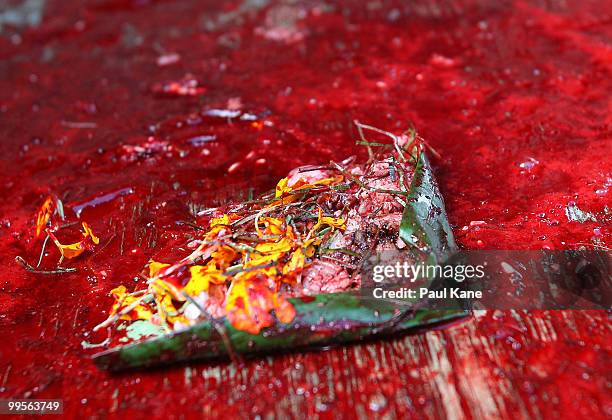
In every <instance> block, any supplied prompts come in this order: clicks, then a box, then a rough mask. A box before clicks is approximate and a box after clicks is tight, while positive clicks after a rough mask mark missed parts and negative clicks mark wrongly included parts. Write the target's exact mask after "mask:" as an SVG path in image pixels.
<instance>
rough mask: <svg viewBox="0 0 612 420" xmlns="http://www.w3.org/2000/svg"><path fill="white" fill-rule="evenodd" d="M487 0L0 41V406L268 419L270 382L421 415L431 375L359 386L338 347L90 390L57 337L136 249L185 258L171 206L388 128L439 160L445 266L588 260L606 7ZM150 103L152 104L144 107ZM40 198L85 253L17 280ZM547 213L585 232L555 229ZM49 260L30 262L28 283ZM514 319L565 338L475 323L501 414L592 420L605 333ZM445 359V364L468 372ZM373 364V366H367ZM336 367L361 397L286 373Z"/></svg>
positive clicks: (304, 394) (186, 215)
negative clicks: (93, 241)
mask: <svg viewBox="0 0 612 420" xmlns="http://www.w3.org/2000/svg"><path fill="white" fill-rule="evenodd" d="M490 3H491V5H486V4H485V3H483V4H480V3H479V2H465V5H461V4H459V5H455V7H450V6H449V7H444V8H442V9H439V8H436V7H434V6H432V5H430V4H429V2H424V1H422V2H414V3H412V2H411V3H410V4H407V5H404V3H403V2H398V4H396V5H394V6H384V7H378V6H376V4H377V3H376V4H375V3H372V4H373V5H374V6H371V7H366V6H365V5H364V4H361V2H355V3H354V4H353V5H349V6H347V7H346V9H343V10H341V9H338V8H337V7H334V6H329V5H325V4H323V3H318V2H314V3H312V4H311V5H310V6H282V5H278V4H276V3H274V2H273V3H271V4H269V5H264V6H262V7H259V6H257V5H251V6H248V5H247V4H250V3H248V2H245V3H244V4H243V3H240V2H228V3H224V5H222V6H215V7H216V8H215V7H211V6H202V5H201V4H200V3H199V2H179V3H170V2H137V1H110V0H109V1H103V0H100V1H92V2H89V3H87V5H82V4H81V2H72V3H71V4H69V2H67V1H61V2H59V1H50V2H48V3H47V4H46V6H45V9H44V18H43V21H42V24H41V25H40V26H39V27H35V28H19V29H15V28H11V27H10V26H7V27H5V28H4V29H3V33H2V36H1V37H0V57H2V62H1V63H0V69H1V70H2V72H3V77H2V78H1V79H0V87H1V88H0V118H1V121H2V123H1V124H0V138H1V139H2V140H1V142H0V153H1V156H2V165H0V174H1V181H2V182H1V185H0V198H1V202H0V215H1V218H0V223H1V226H0V235H1V236H0V238H1V239H2V240H1V241H0V258H1V259H2V262H3V264H2V267H4V272H3V275H2V278H1V279H0V328H1V331H2V334H3V340H2V344H0V397H3V398H4V397H7V396H15V397H32V398H34V397H36V398H58V397H61V398H63V399H64V401H65V404H66V412H67V413H68V414H76V413H79V414H80V415H104V414H105V413H107V412H109V411H110V412H114V411H118V410H123V411H121V412H122V414H124V415H129V414H132V413H133V414H140V415H143V414H144V413H152V414H155V415H161V413H162V411H160V410H163V409H166V410H172V412H175V413H176V412H186V413H192V414H195V413H201V412H207V413H210V414H218V413H223V414H226V415H227V414H231V413H235V414H237V413H242V414H244V413H250V414H255V413H266V412H269V411H270V410H272V409H273V408H274V407H275V406H276V404H277V403H278V398H280V397H279V396H281V397H282V396H283V395H285V394H286V393H287V391H286V390H287V388H288V387H289V388H291V389H292V391H291V392H293V393H295V392H296V391H295V390H296V389H297V392H298V395H299V398H302V399H303V398H306V399H307V400H309V401H311V404H308V407H310V408H309V410H312V413H311V414H313V413H315V412H319V413H328V414H329V413H331V412H336V413H341V412H350V409H351V407H353V406H354V404H355V403H356V402H360V401H361V402H363V403H364V404H365V406H366V407H367V409H368V410H370V411H373V412H381V411H384V410H386V409H390V408H393V409H395V410H396V411H397V412H398V413H404V414H412V415H415V414H417V413H430V414H431V415H440V414H441V413H442V412H441V411H436V410H439V409H440V408H439V407H438V406H436V403H435V401H434V400H435V398H436V397H435V394H434V393H432V391H431V388H428V386H429V385H428V384H429V383H430V382H431V381H432V377H429V376H428V374H427V372H426V371H425V370H423V369H421V368H420V367H419V363H417V362H414V361H412V362H411V360H412V359H410V357H406V358H404V356H403V355H389V354H387V355H386V357H387V358H388V357H394V358H396V359H397V358H398V357H399V358H400V359H397V360H404V361H403V362H402V363H405V365H404V367H405V368H406V369H414V370H415V371H416V372H419V374H418V375H417V376H416V377H414V378H413V379H412V380H411V383H410V384H407V383H406V381H405V380H404V379H401V377H400V376H398V375H395V374H394V373H393V368H391V367H387V369H389V370H390V371H389V372H387V373H386V374H383V377H384V379H379V380H378V381H374V382H372V381H369V380H368V378H369V377H370V376H371V375H372V371H371V366H369V364H368V363H365V365H364V364H362V363H361V362H360V361H359V360H354V359H351V360H352V362H350V361H347V362H342V361H340V360H341V359H340V355H342V354H344V353H343V351H344V350H342V349H338V350H333V351H331V352H328V353H317V354H309V355H297V356H282V357H278V358H276V359H275V360H274V361H273V362H270V364H268V362H267V361H265V360H264V361H256V362H250V363H247V365H246V366H245V367H244V368H242V369H244V370H246V372H242V371H240V372H238V373H236V372H234V371H233V370H232V369H222V370H221V371H220V374H219V375H220V376H218V377H216V376H214V375H213V374H206V375H204V373H198V374H197V377H193V378H192V377H191V376H189V378H187V376H188V375H187V372H191V371H185V370H184V369H180V368H177V369H171V370H167V371H156V372H148V373H135V374H134V373H133V374H127V375H123V376H119V377H113V376H109V375H107V374H106V373H104V372H99V371H97V370H96V369H95V368H94V367H93V365H92V363H91V362H90V360H89V358H88V357H89V355H90V354H91V352H92V351H91V350H82V349H81V345H80V342H81V341H82V340H90V341H94V342H95V341H101V340H103V339H104V336H103V335H95V336H91V335H88V332H89V331H90V330H91V328H92V327H93V326H94V325H96V324H97V323H98V322H100V321H102V320H103V319H104V318H105V314H106V313H107V312H106V311H107V310H108V309H109V306H110V303H111V299H110V298H109V297H108V296H107V292H108V291H109V290H110V289H111V288H112V287H114V286H116V285H118V284H121V283H123V284H128V285H129V284H134V287H135V285H136V283H135V282H134V281H133V280H132V278H133V277H134V276H135V275H136V274H137V273H138V272H139V271H140V270H141V268H142V267H143V265H144V264H145V263H146V262H147V260H148V259H149V258H150V257H152V256H154V255H156V253H157V252H158V251H157V250H159V249H161V248H166V249H168V248H172V247H178V246H180V245H183V244H184V243H185V240H186V239H187V238H188V237H189V235H191V234H192V231H191V229H190V228H189V227H188V226H185V225H181V224H177V223H176V222H177V221H180V220H190V219H191V217H190V206H191V208H192V209H193V208H196V207H194V206H204V207H206V206H208V207H213V206H217V205H220V204H223V203H225V202H227V201H229V200H240V199H243V198H245V197H246V195H247V191H248V189H249V188H252V189H253V190H254V192H255V193H258V192H261V191H264V190H267V189H270V188H272V187H273V186H274V184H275V182H276V180H277V179H278V178H280V177H282V176H284V175H285V174H286V173H287V172H288V171H289V170H290V169H291V168H293V167H295V166H297V165H303V164H317V163H325V162H327V161H329V160H330V159H335V160H338V159H342V158H345V157H347V156H349V155H351V154H355V153H358V154H363V152H364V151H363V150H361V149H360V148H358V147H356V146H355V145H354V141H355V139H356V135H357V133H356V131H355V129H354V127H353V125H352V121H353V120H354V119H359V120H360V121H363V122H365V123H369V124H372V125H375V126H378V127H380V128H383V129H385V130H389V131H394V132H401V131H403V130H405V129H406V128H408V127H409V126H410V123H412V124H414V126H415V127H416V128H417V129H418V130H419V132H420V133H421V134H422V135H423V137H424V138H426V139H427V140H428V142H429V143H430V144H431V145H432V146H433V147H434V148H435V149H436V150H437V151H438V152H440V153H441V155H442V157H443V158H442V159H441V160H438V161H435V162H434V165H435V166H436V168H437V174H436V175H437V178H438V181H439V183H440V186H441V189H442V192H443V194H444V196H445V199H446V206H447V211H448V213H449V217H450V221H451V223H452V224H453V226H454V230H455V233H456V236H457V239H458V242H459V243H460V244H461V246H463V247H465V248H481V249H540V248H544V247H547V248H551V249H564V248H577V247H578V246H580V245H581V244H592V242H593V240H595V241H599V243H600V244H602V245H606V244H608V246H609V240H610V236H609V235H610V230H609V222H610V215H609V213H606V212H605V210H604V207H605V205H606V204H607V205H608V206H609V204H610V199H609V192H608V189H609V188H610V187H611V186H612V174H611V169H612V168H611V164H610V159H609V158H608V156H609V154H610V136H611V123H612V119H611V116H610V115H612V113H611V108H610V95H609V92H610V91H611V90H612V82H611V80H612V77H611V74H610V73H611V69H612V52H611V51H612V49H611V47H610V40H611V36H612V29H611V26H610V25H609V22H610V13H609V12H606V10H609V7H606V5H607V3H608V2H606V1H599V2H594V3H592V4H591V3H590V4H589V6H588V7H587V6H585V5H584V4H583V2H578V1H576V2H568V3H567V4H566V6H562V5H556V3H555V4H552V3H551V5H548V6H547V3H546V2H540V3H538V2H533V3H531V2H523V1H516V2H514V4H513V5H512V6H511V5H507V6H502V5H497V4H498V2H490ZM254 4H256V3H254ZM375 6H376V7H375ZM607 6H609V4H608V5H607ZM168 57H171V59H170V58H168ZM189 75H191V76H189ZM164 86H166V87H167V86H171V87H173V88H172V89H170V91H171V93H172V94H166V95H159V94H156V93H155V92H157V90H156V89H157V88H159V87H164ZM156 87H157V88H156ZM175 88H176V89H175ZM173 89H174V90H173ZM181 92H183V93H184V92H186V93H184V94H183V93H181ZM194 139H196V140H194ZM197 139H200V140H201V141H200V140H197ZM124 191H132V193H129V194H128V193H125V194H124V193H123V192H124ZM48 193H55V194H57V195H58V196H59V197H60V198H61V199H62V200H63V201H64V203H65V204H66V206H67V208H70V207H71V206H76V208H77V209H78V208H80V209H81V210H82V211H81V219H82V220H85V221H87V222H89V223H90V224H91V225H92V227H93V229H94V232H96V233H97V234H98V235H99V236H100V237H101V246H100V247H99V249H98V251H96V252H95V253H94V254H90V255H88V256H85V257H83V258H80V259H79V260H76V261H74V262H71V263H69V265H70V266H74V267H77V268H78V269H79V272H78V273H75V274H64V275H61V276H34V275H30V274H28V273H26V272H24V271H23V269H22V268H21V267H19V266H17V265H16V264H15V263H14V262H13V259H14V257H15V256H16V255H21V256H23V257H24V258H26V260H28V261H29V262H35V261H36V259H37V258H38V253H39V250H40V243H38V244H35V243H33V240H32V233H33V229H34V217H35V213H36V211H37V209H38V207H39V206H40V205H41V203H42V202H43V200H44V198H45V197H46V195H47V194H48ZM570 202H575V203H576V205H577V206H578V207H579V208H580V209H581V210H582V211H584V212H590V213H592V214H593V215H594V219H595V220H596V221H592V220H588V221H586V222H585V223H579V222H577V221H570V220H568V218H567V217H566V213H565V210H566V207H567V205H568V203H570ZM79 206H80V207H79ZM73 208H75V207H73ZM67 212H70V210H67ZM482 222H484V223H482ZM48 249H49V250H51V248H50V247H49V248H48ZM177 253H179V254H181V255H183V254H182V253H181V252H180V250H177ZM57 257H58V255H57V253H56V252H55V251H50V252H49V255H47V256H46V257H45V259H44V263H43V265H45V264H46V266H52V265H53V262H54V261H56V259H57ZM160 258H167V259H168V260H169V259H170V258H171V256H169V255H167V254H162V256H161V257H160ZM536 318H538V319H540V320H544V321H545V322H546V323H549V324H550V325H551V328H553V329H554V328H557V331H564V332H565V333H564V334H565V335H564V336H563V338H559V339H557V340H553V341H545V340H539V341H538V340H534V339H533V338H530V337H528V336H527V335H526V332H525V329H524V326H521V325H519V324H520V323H518V322H517V321H516V319H515V318H514V317H513V316H512V315H511V314H509V313H508V314H501V315H500V314H497V315H493V314H489V315H487V316H486V317H484V318H482V319H479V321H478V329H479V330H478V334H479V335H481V336H485V337H494V338H495V340H497V341H499V340H502V341H503V343H504V344H503V346H502V350H503V351H501V352H500V353H499V354H498V355H497V356H496V357H497V359H496V360H497V361H498V363H499V369H498V370H499V375H502V376H503V377H504V378H505V379H506V380H509V381H510V383H511V384H512V385H513V390H512V393H510V394H508V395H505V396H504V400H505V404H506V405H505V410H507V412H509V413H513V412H522V413H530V414H531V415H537V414H539V415H543V416H550V415H555V414H557V415H558V414H563V415H565V416H581V417H582V416H585V417H586V416H595V417H599V416H602V415H603V413H605V412H607V413H608V415H609V414H610V411H611V410H612V408H611V407H612V402H611V401H610V397H609V383H610V381H609V375H608V376H607V379H606V374H605V372H608V373H609V372H610V365H609V360H610V343H609V339H608V337H609V331H608V327H607V326H608V325H609V321H608V317H607V315H606V314H605V313H598V312H588V313H587V312H584V313H579V314H576V316H575V318H574V321H572V322H574V323H575V325H574V324H572V325H568V322H567V320H566V318H564V314H563V313H562V312H553V313H543V314H540V315H538V314H534V315H533V319H534V322H536V321H535V319H536ZM544 321H543V322H544ZM453 328H461V326H457V327H453ZM432 334H437V333H432ZM455 347H456V346H449V350H448V351H449V352H450V356H449V357H451V359H452V360H455V367H462V368H464V369H469V368H470V367H471V366H472V365H473V366H475V369H478V366H479V365H478V363H480V362H482V361H483V360H485V359H486V354H484V353H482V354H481V353H476V354H472V355H468V356H467V357H466V356H461V355H459V354H455V350H453V349H454V348H455ZM375 348H376V349H377V350H376V352H377V354H378V355H379V356H378V357H382V356H383V355H385V352H389V351H390V350H389V347H384V346H383V345H382V344H377V345H376V346H375ZM330 354H331V355H332V356H333V357H332V356H330ZM334 355H339V356H334ZM330 357H332V359H330ZM347 357H349V359H350V358H355V357H356V356H347ZM368 357H372V356H368ZM295 360H298V361H299V362H295ZM294 363H297V364H299V366H297V365H295V366H294ZM343 363H348V364H349V365H351V366H354V367H352V368H351V369H353V370H352V371H350V372H349V373H347V375H353V376H355V377H357V378H360V379H359V380H358V382H359V383H360V384H361V386H362V389H359V390H354V389H353V390H351V389H347V388H346V387H345V388H343V389H339V388H338V387H337V386H335V385H334V384H333V383H332V384H330V383H328V382H326V380H325V379H321V381H322V382H321V383H320V384H319V385H318V386H317V387H316V389H315V388H313V387H308V386H307V384H304V385H302V384H296V383H293V382H292V380H291V377H290V375H289V373H288V372H289V371H291V369H298V368H299V369H298V370H300V371H302V370H304V369H306V371H307V372H310V373H313V374H314V373H318V374H319V375H322V377H325V373H326V372H328V371H327V370H325V366H327V365H329V364H332V365H333V367H334V369H336V370H339V371H342V369H344V368H345V367H344V364H343ZM397 363H399V362H397ZM483 363H484V362H483ZM195 369H196V372H198V371H197V367H196V368H195ZM200 371H202V372H204V371H203V370H202V369H200ZM271 372H276V373H274V374H272V373H271ZM283 372H284V373H283ZM186 375H187V376H186ZM500 377H501V376H500ZM257 378H258V379H257ZM338 378H340V379H338ZM188 379H189V380H188ZM336 379H337V380H338V381H342V378H341V377H339V376H336ZM449 380H452V378H451V379H449ZM491 380H493V381H495V380H497V379H496V378H493V379H491ZM196 385H197V386H196ZM399 392H403V393H404V394H403V395H405V397H404V398H403V399H399V397H398V399H397V400H396V399H395V397H396V396H397V395H399V394H398V393H399ZM356 393H358V394H359V396H357V395H354V394H356ZM253 396H257V401H253ZM296 398H298V397H296ZM364 398H365V399H364ZM438 398H439V397H438ZM230 400H231V401H234V403H232V404H230V403H228V401H230ZM519 400H520V401H521V403H519ZM402 401H403V402H402ZM525 401H528V402H529V403H528V404H527V406H525V405H524V402H525ZM194 402H195V403H194ZM226 403H227V404H228V406H225V404H226ZM521 404H523V405H521ZM462 408H463V409H464V410H467V409H469V407H468V406H466V405H465V403H463V406H462ZM332 410H333V411H332Z"/></svg>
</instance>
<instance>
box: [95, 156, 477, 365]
mask: <svg viewBox="0 0 612 420" xmlns="http://www.w3.org/2000/svg"><path fill="white" fill-rule="evenodd" d="M400 238H401V239H402V240H403V241H404V242H405V243H406V244H408V246H407V247H406V248H404V251H402V252H417V253H418V254H419V255H420V257H419V258H420V259H421V260H422V259H425V260H426V261H427V262H428V263H430V262H433V263H435V262H442V261H444V260H445V259H446V258H447V257H448V256H449V255H451V254H452V253H453V252H455V251H456V250H457V246H456V244H455V241H454V238H453V234H452V231H451V229H450V226H449V223H448V220H447V216H446V212H445V209H444V202H443V199H442V196H441V194H440V191H439V189H438V186H437V183H436V181H435V179H434V176H433V173H432V168H431V165H430V163H429V160H428V158H427V156H426V154H425V152H424V151H421V152H420V154H419V156H418V159H417V162H416V165H415V172H414V176H413V179H412V182H411V184H410V187H409V191H408V197H407V202H406V206H405V208H404V211H403V216H402V222H401V226H400ZM423 255H425V257H423ZM289 301H290V302H291V303H292V304H293V306H294V308H295V311H296V316H295V319H294V320H293V321H292V322H291V323H289V324H281V323H278V322H277V323H276V324H275V325H274V326H272V327H269V328H266V329H265V330H263V331H262V332H261V333H260V334H257V335H253V334H250V333H248V332H245V331H241V330H238V329H236V328H234V327H233V326H232V325H231V324H230V322H229V321H228V320H227V319H225V318H223V319H221V320H218V322H219V323H220V325H214V322H215V321H207V322H201V323H199V324H197V325H195V326H192V327H190V328H189V329H187V330H183V331H180V332H175V333H170V334H166V335H163V336H158V337H154V338H150V339H148V340H144V341H141V342H136V343H131V344H126V345H121V346H117V347H114V348H111V349H109V350H106V351H103V352H100V353H97V354H95V355H94V356H93V361H94V363H95V364H96V365H97V366H98V367H99V368H101V369H106V370H113V371H116V370H123V369H133V368H144V367H150V366H155V365H162V364H169V363H176V362H184V361H189V360H205V361H213V360H219V359H229V358H233V357H242V356H246V355H264V354H270V353H275V352H288V351H294V350H298V349H302V350H303V349H311V350H312V349H321V348H326V347H329V346H333V345H339V344H343V343H353V342H359V341H365V340H372V339H375V338H380V337H389V336H392V335H397V334H401V333H407V332H411V331H417V330H419V331H420V330H422V329H424V328H429V327H432V326H434V325H439V324H441V323H446V322H448V321H450V320H454V319H458V318H461V317H464V316H466V315H467V312H466V311H465V310H462V309H457V310H449V309H445V310H431V309H424V308H421V309H420V308H419V307H420V306H421V307H422V305H420V302H419V301H418V299H417V300H412V301H411V300H406V301H404V302H398V301H396V300H394V301H387V300H381V299H374V298H371V297H370V298H368V297H367V293H364V291H363V290H355V291H350V292H343V293H328V294H319V295H315V296H308V297H301V298H290V299H289ZM219 327H221V330H222V331H224V333H220V332H219V331H220V328H219Z"/></svg>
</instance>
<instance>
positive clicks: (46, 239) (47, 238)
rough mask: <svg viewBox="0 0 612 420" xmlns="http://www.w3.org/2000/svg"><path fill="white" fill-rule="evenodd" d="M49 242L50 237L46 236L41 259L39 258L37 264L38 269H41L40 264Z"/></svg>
mask: <svg viewBox="0 0 612 420" xmlns="http://www.w3.org/2000/svg"><path fill="white" fill-rule="evenodd" d="M47 241H49V235H47V236H46V238H45V240H44V242H43V245H42V249H41V250H40V257H38V264H36V268H38V267H40V263H41V262H42V259H43V255H45V248H46V247H47Z"/></svg>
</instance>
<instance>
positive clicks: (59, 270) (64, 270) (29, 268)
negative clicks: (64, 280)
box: [15, 255, 77, 274]
mask: <svg viewBox="0 0 612 420" xmlns="http://www.w3.org/2000/svg"><path fill="white" fill-rule="evenodd" d="M15 262H16V263H17V264H19V265H20V266H22V267H23V268H24V269H25V270H26V271H28V272H30V273H34V274H63V273H74V272H76V271H77V269H76V268H63V267H58V268H56V269H55V270H38V269H36V268H34V267H32V266H31V265H30V264H28V263H27V262H26V260H24V259H23V258H22V257H20V256H19V255H18V256H16V257H15Z"/></svg>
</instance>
